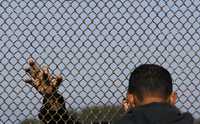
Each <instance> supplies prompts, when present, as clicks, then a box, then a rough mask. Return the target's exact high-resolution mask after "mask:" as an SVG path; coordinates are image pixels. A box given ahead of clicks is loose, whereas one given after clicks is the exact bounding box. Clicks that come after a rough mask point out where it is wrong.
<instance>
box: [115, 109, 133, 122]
mask: <svg viewBox="0 0 200 124" xmlns="http://www.w3.org/2000/svg"><path fill="white" fill-rule="evenodd" d="M133 119H134V118H133V115H132V114H131V113H129V112H128V113H126V114H124V115H123V116H121V117H120V118H119V119H117V120H116V121H115V122H114V124H133V122H134V120H133Z"/></svg>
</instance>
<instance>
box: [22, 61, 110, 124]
mask: <svg viewBox="0 0 200 124" xmlns="http://www.w3.org/2000/svg"><path fill="white" fill-rule="evenodd" d="M28 64H29V66H30V67H29V68H26V69H25V71H26V72H27V74H28V75H29V77H30V79H26V80H24V81H25V82H26V83H28V84H30V85H31V86H33V87H34V88H35V89H36V90H37V91H38V92H39V93H40V94H41V95H42V96H43V97H44V98H43V103H42V107H41V109H40V111H39V114H38V117H39V119H40V120H41V121H42V123H44V124H81V122H80V120H78V119H77V118H76V117H74V116H72V115H70V113H69V112H68V111H67V108H66V107H65V101H64V97H63V96H62V95H61V94H60V93H59V92H58V87H59V85H60V83H61V82H62V77H61V75H56V76H52V75H51V74H50V73H49V70H48V67H43V68H40V67H39V66H38V64H37V63H36V62H35V61H34V60H33V58H30V59H29V60H28ZM25 122H27V123H28V122H30V121H25ZM93 124H108V122H93Z"/></svg>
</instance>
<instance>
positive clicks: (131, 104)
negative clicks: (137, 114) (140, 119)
mask: <svg viewBox="0 0 200 124" xmlns="http://www.w3.org/2000/svg"><path fill="white" fill-rule="evenodd" d="M127 100H128V104H129V107H135V95H134V94H133V93H128V94H127Z"/></svg>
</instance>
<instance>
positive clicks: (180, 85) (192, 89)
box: [0, 0, 200, 124]
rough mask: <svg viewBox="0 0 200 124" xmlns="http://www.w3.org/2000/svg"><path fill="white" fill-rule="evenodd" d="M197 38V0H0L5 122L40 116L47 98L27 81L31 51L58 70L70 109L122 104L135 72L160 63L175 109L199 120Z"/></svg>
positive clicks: (0, 88)
mask: <svg viewBox="0 0 200 124" xmlns="http://www.w3.org/2000/svg"><path fill="white" fill-rule="evenodd" d="M199 39H200V1H199V0H193V1H191V0H176V1H174V0H23V1H22V0H0V82H1V83H0V94H1V95H0V108H1V109H0V123H2V124H18V123H20V122H21V121H22V120H24V119H26V118H37V115H38V111H39V110H40V108H41V106H42V99H43V98H42V96H41V95H40V94H39V93H38V92H37V91H36V90H35V89H34V88H33V87H31V86H30V85H28V84H26V83H24V81H23V79H24V78H25V72H24V70H23V68H24V66H25V65H26V63H27V58H28V57H29V56H30V55H32V56H33V57H34V58H36V60H37V62H38V63H39V64H40V65H49V66H50V71H51V72H52V73H54V74H55V73H58V72H59V71H60V72H61V74H62V76H63V77H64V81H63V82H62V84H61V86H60V87H59V89H58V91H59V93H61V94H62V95H63V97H64V98H65V103H66V107H67V108H68V109H69V110H73V111H76V112H79V111H81V110H82V109H85V108H87V107H88V106H89V107H90V106H118V105H120V103H121V100H122V98H123V96H125V95H126V89H127V85H128V78H129V73H130V71H132V70H133V69H134V68H135V67H136V66H138V65H140V64H142V63H157V64H160V65H162V66H164V67H165V68H167V69H168V70H169V71H170V73H171V74H172V77H173V79H174V89H175V90H176V91H177V93H178V101H177V107H178V108H180V109H181V110H182V111H189V112H191V113H192V114H193V116H194V117H195V118H198V117H200V104H199V101H200V85H199V84H200V83H199V82H200V41H199ZM100 112H101V110H100ZM95 114H96V115H95ZM97 114H99V113H95V112H90V116H92V115H93V116H96V117H97V119H98V115H97ZM88 116H89V115H88ZM104 118H106V117H104ZM110 120H112V118H111V119H110Z"/></svg>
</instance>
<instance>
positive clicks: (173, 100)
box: [169, 92, 177, 106]
mask: <svg viewBox="0 0 200 124" xmlns="http://www.w3.org/2000/svg"><path fill="white" fill-rule="evenodd" d="M176 99H177V94H176V92H172V93H171V94H170V96H169V100H170V104H171V105H173V106H174V105H175V104H176Z"/></svg>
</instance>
